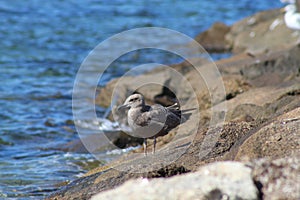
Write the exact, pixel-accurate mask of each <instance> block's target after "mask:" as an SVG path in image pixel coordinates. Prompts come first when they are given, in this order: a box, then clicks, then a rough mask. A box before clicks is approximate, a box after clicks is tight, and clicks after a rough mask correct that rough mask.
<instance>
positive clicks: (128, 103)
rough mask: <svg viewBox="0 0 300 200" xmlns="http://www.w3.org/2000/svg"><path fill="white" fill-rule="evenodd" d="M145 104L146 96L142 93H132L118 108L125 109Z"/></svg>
mask: <svg viewBox="0 0 300 200" xmlns="http://www.w3.org/2000/svg"><path fill="white" fill-rule="evenodd" d="M143 105H145V100H144V97H143V96H142V95H141V94H133V95H130V96H129V97H128V98H127V99H126V100H125V102H124V103H123V105H121V106H119V107H118V110H123V109H126V108H137V107H141V106H143Z"/></svg>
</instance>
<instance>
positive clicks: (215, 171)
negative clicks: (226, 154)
mask: <svg viewBox="0 0 300 200" xmlns="http://www.w3.org/2000/svg"><path fill="white" fill-rule="evenodd" d="M257 195H258V191H257V188H256V187H255V185H254V183H253V181H252V178H251V169H250V168H249V167H246V166H245V165H243V164H241V163H237V162H220V163H213V164H210V165H207V166H204V167H201V168H200V169H199V171H197V172H195V173H189V174H184V175H180V176H176V177H172V178H168V179H162V178H160V179H152V180H148V179H139V180H131V181H128V182H126V183H125V184H123V185H122V186H120V187H118V188H116V189H114V190H109V191H106V192H103V193H100V194H98V195H95V196H94V197H92V199H93V200H98V199H99V200H100V199H103V200H104V199H153V200H154V199H187V200H188V199H191V200H192V199H257V198H258V197H257Z"/></svg>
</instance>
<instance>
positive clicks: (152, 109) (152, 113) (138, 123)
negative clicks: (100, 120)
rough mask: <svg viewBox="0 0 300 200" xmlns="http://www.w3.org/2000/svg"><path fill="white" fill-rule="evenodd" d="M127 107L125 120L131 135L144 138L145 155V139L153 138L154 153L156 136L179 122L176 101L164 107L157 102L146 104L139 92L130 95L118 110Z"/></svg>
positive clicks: (179, 114)
mask: <svg viewBox="0 0 300 200" xmlns="http://www.w3.org/2000/svg"><path fill="white" fill-rule="evenodd" d="M123 109H129V110H128V113H127V121H128V124H129V126H130V128H131V129H132V135H133V136H135V137H140V138H144V143H143V146H144V154H145V155H147V139H148V138H150V139H154V142H153V153H155V147H156V138H157V137H159V136H164V135H166V134H168V132H169V131H170V130H171V129H173V128H175V127H176V126H178V125H179V124H180V122H181V110H180V109H179V106H178V104H177V103H175V104H174V105H172V106H169V107H164V106H162V105H159V104H155V105H152V106H150V105H146V104H145V99H144V97H143V96H142V95H141V94H133V95H130V96H129V97H128V98H127V99H126V100H125V102H124V104H123V105H121V106H119V107H118V110H119V111H120V110H123Z"/></svg>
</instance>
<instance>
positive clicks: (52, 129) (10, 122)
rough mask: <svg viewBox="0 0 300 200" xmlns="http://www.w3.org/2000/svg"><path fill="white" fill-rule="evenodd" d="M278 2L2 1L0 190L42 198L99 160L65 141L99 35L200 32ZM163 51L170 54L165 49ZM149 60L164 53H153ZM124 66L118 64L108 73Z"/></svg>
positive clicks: (71, 129) (116, 72)
mask: <svg viewBox="0 0 300 200" xmlns="http://www.w3.org/2000/svg"><path fill="white" fill-rule="evenodd" d="M281 6H282V5H281V3H280V2H279V1H275V0H274V1H260V0H244V1H236V0H227V1H221V0H219V1H217V0H216V1H211V0H204V1H195V0H185V1H180V0H164V1H162V0H152V1H148V0H114V1H100V0H76V1H75V0H51V1H41V0H27V1H23V0H13V1H4V0H2V1H0V24H1V26H0V41H1V48H0V80H1V84H0V108H1V112H0V121H1V123H0V198H4V197H11V198H24V199H27V198H29V197H34V198H42V196H45V195H48V194H49V192H51V191H54V190H56V189H57V187H58V186H57V184H59V183H61V182H64V181H70V180H73V179H75V178H76V177H78V176H79V175H80V174H82V173H84V172H85V171H86V169H85V168H83V167H82V166H83V165H84V164H85V163H91V162H93V161H94V158H93V157H92V156H91V155H90V154H84V153H74V152H65V151H61V150H60V147H62V146H64V144H66V143H67V142H69V141H73V140H75V139H76V138H78V135H77V134H76V131H75V128H74V126H73V125H72V124H70V123H69V122H70V121H71V120H72V109H71V100H72V99H71V98H72V87H73V82H74V79H75V76H76V72H77V70H78V68H79V66H80V63H81V62H82V61H83V59H84V58H85V57H86V56H87V55H88V53H89V51H90V50H92V49H93V48H94V47H95V46H96V45H97V44H98V43H99V42H101V41H102V40H104V39H106V38H107V37H109V36H112V35H113V34H116V33H119V32H120V31H123V30H127V29H131V28H137V27H145V26H147V27H149V26H159V27H165V28H170V29H174V30H177V31H180V32H182V33H185V34H187V35H189V36H191V37H195V36H196V35H197V34H198V33H199V32H201V31H203V30H205V29H206V28H208V27H209V26H210V25H211V24H212V23H213V22H216V21H222V22H224V23H226V24H228V25H230V24H232V23H234V22H236V21H237V20H239V19H242V18H243V17H245V16H249V15H251V14H253V13H255V12H257V11H260V10H266V9H271V8H278V7H281ZM120 45H122V44H120ZM218 57H222V56H221V55H215V58H218ZM160 59H161V60H162V62H163V61H164V62H172V58H170V57H168V55H165V56H163V57H162V58H160ZM151 60H153V61H155V62H159V61H160V60H157V58H155V57H154V56H153V57H151V56H150V57H149V56H148V57H147V62H148V61H151ZM142 61H143V60H142ZM124 62H125V61H124ZM126 62H130V59H129V61H128V60H127V61H126ZM132 62H134V61H132ZM174 62H175V60H174ZM119 63H120V66H121V65H122V64H124V63H122V60H121V61H120V62H119ZM116 65H117V64H116ZM122 70H126V69H124V68H122V69H121V68H120V69H118V65H117V67H116V70H112V71H109V72H108V74H106V81H108V80H110V79H111V78H112V77H116V76H119V75H120V74H121V73H122V72H123V71H122ZM99 110H100V111H101V109H99ZM102 110H103V109H102ZM106 159H109V155H108V156H107V158H105V157H104V160H103V161H105V160H106Z"/></svg>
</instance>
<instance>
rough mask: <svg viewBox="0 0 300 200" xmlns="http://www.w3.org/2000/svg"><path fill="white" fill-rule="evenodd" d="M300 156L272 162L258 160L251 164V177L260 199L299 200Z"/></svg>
mask: <svg viewBox="0 0 300 200" xmlns="http://www.w3.org/2000/svg"><path fill="white" fill-rule="evenodd" d="M299 175H300V154H299V150H298V154H295V155H289V156H287V157H284V158H280V159H276V160H272V159H270V158H264V159H259V160H256V161H254V162H253V164H252V177H253V180H254V181H255V183H256V185H257V186H258V187H259V189H260V194H261V198H262V199H264V200H271V199H272V200H274V199H278V200H279V199H287V200H289V199H290V200H292V199H300V177H299Z"/></svg>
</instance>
